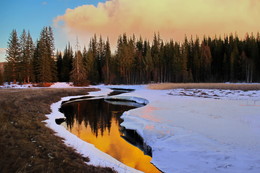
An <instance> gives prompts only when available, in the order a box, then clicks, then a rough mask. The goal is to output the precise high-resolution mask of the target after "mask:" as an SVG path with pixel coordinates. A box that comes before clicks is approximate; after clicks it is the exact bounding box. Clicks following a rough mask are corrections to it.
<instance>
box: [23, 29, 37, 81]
mask: <svg viewBox="0 0 260 173" xmlns="http://www.w3.org/2000/svg"><path fill="white" fill-rule="evenodd" d="M20 46H21V54H20V59H21V63H20V70H21V80H22V81H23V82H24V83H29V82H31V80H32V78H33V67H32V59H33V54H34V44H33V41H32V38H31V35H30V33H29V32H28V33H26V31H25V30H23V32H22V35H21V37H20Z"/></svg>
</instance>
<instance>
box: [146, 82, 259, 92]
mask: <svg viewBox="0 0 260 173" xmlns="http://www.w3.org/2000/svg"><path fill="white" fill-rule="evenodd" d="M148 88H149V89H155V90H167V89H178V88H183V89H225V90H244V91H248V90H260V84H225V83H161V84H150V85H149V86H148Z"/></svg>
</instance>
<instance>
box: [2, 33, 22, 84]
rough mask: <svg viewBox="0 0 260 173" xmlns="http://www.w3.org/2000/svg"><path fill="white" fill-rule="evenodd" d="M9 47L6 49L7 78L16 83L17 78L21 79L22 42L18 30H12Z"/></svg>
mask: <svg viewBox="0 0 260 173" xmlns="http://www.w3.org/2000/svg"><path fill="white" fill-rule="evenodd" d="M7 44H8V47H7V50H6V53H7V56H6V61H7V65H6V66H5V74H6V79H7V81H8V82H11V81H12V82H14V83H16V81H17V80H19V79H20V78H19V76H20V75H19V74H20V69H19V64H20V62H21V61H20V51H21V50H20V43H19V38H18V36H17V32H16V30H13V31H12V32H11V35H10V38H9V41H8V43H7Z"/></svg>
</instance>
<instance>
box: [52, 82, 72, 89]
mask: <svg viewBox="0 0 260 173" xmlns="http://www.w3.org/2000/svg"><path fill="white" fill-rule="evenodd" d="M71 87H74V86H73V84H72V83H66V82H56V83H54V84H53V85H51V86H50V88H71Z"/></svg>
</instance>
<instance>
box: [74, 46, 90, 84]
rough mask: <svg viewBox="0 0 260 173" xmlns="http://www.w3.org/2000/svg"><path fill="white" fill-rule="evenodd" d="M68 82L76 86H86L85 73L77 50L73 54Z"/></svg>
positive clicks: (81, 58) (81, 57)
mask: <svg viewBox="0 0 260 173" xmlns="http://www.w3.org/2000/svg"><path fill="white" fill-rule="evenodd" d="M70 81H71V82H73V84H74V85H76V86H83V85H87V84H88V82H87V72H86V69H85V67H84V65H83V56H82V54H81V52H80V51H79V50H78V51H77V52H75V58H74V59H73V68H72V71H71V75H70Z"/></svg>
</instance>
